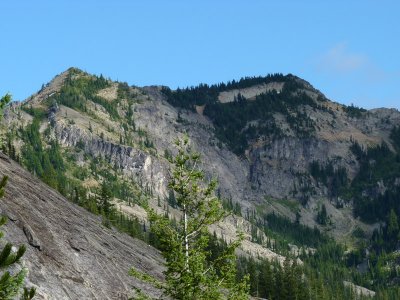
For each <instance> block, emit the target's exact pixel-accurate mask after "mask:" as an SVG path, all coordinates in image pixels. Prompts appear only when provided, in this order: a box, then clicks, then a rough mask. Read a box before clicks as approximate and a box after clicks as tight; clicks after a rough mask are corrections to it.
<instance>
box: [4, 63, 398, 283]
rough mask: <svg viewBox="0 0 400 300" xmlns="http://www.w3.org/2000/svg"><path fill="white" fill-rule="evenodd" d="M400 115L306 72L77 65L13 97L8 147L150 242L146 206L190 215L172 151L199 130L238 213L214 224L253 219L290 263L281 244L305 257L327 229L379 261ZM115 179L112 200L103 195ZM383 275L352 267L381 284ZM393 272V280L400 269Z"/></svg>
mask: <svg viewBox="0 0 400 300" xmlns="http://www.w3.org/2000/svg"><path fill="white" fill-rule="evenodd" d="M399 125H400V113H399V112H398V111H397V110H394V109H375V110H370V111H366V110H364V109H361V108H357V107H354V106H344V105H340V104H338V103H335V102H332V101H330V100H328V99H327V98H326V97H325V96H324V95H323V94H322V93H321V92H319V91H318V90H316V89H314V88H313V87H312V86H311V85H310V84H309V83H307V82H306V81H304V80H302V79H300V78H298V77H296V76H293V75H282V74H274V75H268V76H266V77H248V78H243V79H241V80H239V81H232V82H228V83H221V84H217V85H211V86H208V85H199V86H197V87H191V88H186V89H178V90H175V91H174V90H171V89H169V88H167V87H158V86H151V87H144V88H139V87H135V86H128V85H127V84H126V83H120V82H113V81H111V80H108V79H106V78H104V77H103V76H100V77H97V76H92V75H89V74H87V73H85V72H82V71H80V70H78V69H75V68H71V69H69V70H67V71H66V72H64V73H62V74H60V75H58V76H57V77H55V78H54V79H53V80H52V81H51V82H50V83H49V84H47V85H45V86H43V87H42V89H41V90H40V91H39V92H38V93H36V94H35V95H33V96H32V97H30V98H29V99H27V100H26V101H24V102H22V103H13V104H12V105H11V106H10V107H9V109H8V110H7V111H6V112H5V118H4V121H3V125H2V126H3V132H4V138H5V140H6V143H5V146H4V149H3V151H5V152H6V153H8V154H9V155H10V156H11V157H13V158H14V159H15V160H19V161H20V162H21V163H22V164H23V165H24V166H25V167H26V168H27V169H28V170H29V171H31V172H32V173H34V174H35V175H36V176H37V177H40V178H42V180H43V181H45V182H46V183H47V184H49V185H50V186H52V187H54V188H56V189H57V190H58V191H60V193H62V194H63V195H65V196H66V197H67V198H69V199H71V200H72V201H74V202H76V203H78V204H80V205H82V206H84V207H85V208H87V209H88V210H89V211H91V212H93V213H95V214H101V215H102V216H103V219H107V220H108V221H107V222H111V223H112V225H115V226H117V227H118V228H120V229H121V230H125V231H126V232H128V233H130V234H131V235H133V236H138V237H140V238H142V239H145V240H146V241H148V242H150V243H155V241H152V240H151V235H149V234H148V232H147V231H146V226H147V225H148V224H147V223H146V222H145V220H146V213H145V210H144V209H143V207H147V206H150V207H153V208H155V209H156V210H158V211H159V212H164V213H167V214H169V215H170V216H171V218H179V217H180V216H179V215H178V214H177V211H176V209H175V207H176V203H175V202H174V197H173V195H171V193H170V192H169V191H168V188H167V183H168V179H169V163H168V157H170V156H171V155H174V154H175V151H176V149H175V147H174V143H173V142H174V140H176V139H177V138H179V137H182V136H183V135H184V134H187V135H189V138H190V140H191V143H192V145H193V148H194V149H196V150H197V151H198V152H200V154H201V155H202V157H203V159H202V163H203V165H202V167H203V168H204V169H205V171H206V173H207V174H208V176H209V177H211V176H217V179H218V181H219V188H218V193H219V196H220V197H221V198H222V199H223V200H222V201H223V204H224V206H225V208H226V209H228V210H231V211H233V212H234V213H235V214H236V215H235V216H233V217H231V218H229V219H228V220H226V221H225V222H224V223H223V224H219V225H218V226H215V228H213V229H212V230H213V231H215V232H216V233H217V235H218V236H219V237H223V238H224V239H225V240H228V241H229V240H231V239H233V238H234V237H235V231H236V229H240V230H242V231H244V232H245V233H246V234H247V240H246V242H245V243H244V247H243V248H244V249H243V250H244V251H245V252H248V253H252V254H256V253H258V254H260V255H261V256H264V257H268V258H276V259H278V260H280V261H281V262H282V261H283V259H284V258H283V257H282V256H280V255H277V254H275V253H274V252H278V253H279V254H281V255H285V256H286V255H295V256H298V257H301V255H300V253H301V248H303V249H305V250H307V251H310V253H311V252H313V251H314V250H313V249H310V247H311V248H317V249H319V247H328V246H327V244H329V241H328V238H327V237H326V235H325V234H324V233H327V234H328V235H329V236H332V237H334V238H336V240H338V241H341V242H345V243H346V244H347V245H351V249H350V250H353V252H351V255H350V257H351V258H352V259H353V260H352V262H349V263H348V265H346V266H343V268H350V267H355V266H360V265H362V264H363V263H364V262H365V261H366V260H367V257H366V254H365V253H364V252H363V251H361V248H362V246H361V245H365V243H367V244H368V245H369V247H370V250H373V251H375V253H376V254H377V255H378V257H379V255H380V253H381V252H382V251H393V250H395V248H396V247H397V245H396V243H395V242H394V237H395V236H396V234H397V233H398V231H399V229H398V226H397V228H396V226H395V225H393V224H392V225H393V226H391V227H390V226H385V224H389V223H390V222H389V221H390V216H392V218H391V219H392V221H393V219H394V218H397V215H400V204H399V203H398V202H397V201H395V200H393V199H397V198H398V195H399V190H400V189H399V186H400V183H399V182H400V159H399V155H398V154H397V151H398V149H399V148H400V144H399V140H400V138H399V136H400V130H399V129H398V127H396V126H399ZM104 187H108V189H109V193H110V199H111V203H109V204H111V207H113V209H112V213H110V208H109V206H108V205H109V204H107V205H105V204H104V203H106V202H105V201H102V200H101V199H102V196H101V195H102V193H103V192H104V193H103V194H107V193H106V192H105V188H104ZM396 197H397V198H396ZM103 198H104V197H103ZM101 203H103V204H104V205H103V204H101ZM371 211H372V213H371ZM392 211H393V213H391V212H392ZM121 212H122V213H121ZM272 213H274V214H272ZM393 214H394V215H393ZM133 216H134V217H133ZM396 220H397V219H396ZM392 223H393V222H392ZM380 224H382V226H381V228H380ZM106 225H107V224H106ZM389 227H390V230H389ZM314 228H315V229H314ZM393 228H394V229H393ZM375 229H376V230H375ZM374 230H375V231H374ZM321 232H323V233H321ZM382 241H388V242H389V244H390V246H389V247H382ZM329 245H330V244H329ZM335 247H336V246H335ZM335 247H334V249H337V248H335ZM359 248H360V249H359ZM271 249H272V250H273V251H274V252H272V251H271ZM323 249H325V250H321V251H326V248H323ZM329 249H331V248H329ZM342 250H343V251H342ZM342 250H340V251H342V252H340V253H342V254H343V255H345V254H344V253H345V252H344V251H345V249H342ZM317 251H318V250H317ZM323 253H325V252H323ZM328 253H329V255H331V254H332V253H337V251H336V250H332V252H331V250H329V251H328ZM353 254H354V256H352V255H353ZM301 259H302V260H304V261H307V258H305V257H301ZM320 259H321V260H324V259H325V257H324V256H320ZM336 259H337V257H335V259H332V264H334V263H336ZM341 259H342V260H340V261H341V263H342V262H343V261H347V257H342V258H341ZM383 261H384V262H387V260H379V259H377V260H376V261H374V263H373V267H374V266H380V264H382V263H383ZM391 261H393V260H391ZM393 267H395V266H393ZM371 268H372V267H371ZM325 269H329V268H328V267H326V268H325ZM370 271H371V270H370ZM343 272H344V271H343ZM346 272H347V271H346ZM371 272H372V271H371ZM385 272H386V271H385ZM388 272H389V273H390V272H391V271H388ZM346 274H347V273H346ZM373 274H374V275H371V276H372V277H373V276H376V273H373ZM385 274H386V273H385ZM327 276H328V275H327ZM369 276H370V275H369V274H367V275H365V277H363V279H360V278H358V277H357V276H356V275H354V276H353V275H349V276H347V275H346V276H344V277H346V279H347V280H349V281H354V278H358V282H356V283H358V284H362V285H366V283H368V284H370V282H373V284H370V286H369V287H370V288H373V289H377V288H378V287H381V286H380V285H376V284H377V282H378V280H377V278H374V277H373V278H370V277H369ZM379 276H380V275H379ZM382 276H383V275H382ZM385 276H386V275H385ZM385 276H383V277H379V280H381V281H380V282H385V280H386V282H387V283H389V284H390V283H391V282H394V280H395V278H396V276H395V275H394V276H392V275H390V274H389V275H387V276H386V277H385ZM379 284H380V283H379ZM385 284H386V283H385Z"/></svg>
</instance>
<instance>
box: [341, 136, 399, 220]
mask: <svg viewBox="0 0 400 300" xmlns="http://www.w3.org/2000/svg"><path fill="white" fill-rule="evenodd" d="M392 136H394V135H392ZM351 150H352V152H353V153H354V155H355V156H356V158H357V160H358V162H359V165H360V169H359V172H358V174H357V176H356V177H355V178H354V180H353V182H352V183H351V186H350V187H349V189H347V191H345V193H343V195H344V196H345V197H347V198H348V199H352V200H353V202H354V215H355V216H359V217H360V218H361V219H362V220H364V221H366V222H375V221H379V220H385V219H386V217H387V215H388V214H389V212H390V210H391V209H394V211H395V212H396V213H397V214H400V202H399V201H398V199H399V197H400V187H399V186H397V185H396V184H395V182H396V178H398V177H399V174H400V161H399V160H398V159H397V158H398V154H396V153H393V152H392V151H391V150H390V149H389V147H388V146H387V145H386V144H381V145H378V146H376V147H373V148H368V149H366V150H365V149H363V148H362V147H361V146H360V145H359V144H358V143H353V145H352V147H351ZM379 181H381V182H383V183H384V185H385V187H386V191H385V192H384V193H383V194H382V193H379V192H377V188H378V182H379Z"/></svg>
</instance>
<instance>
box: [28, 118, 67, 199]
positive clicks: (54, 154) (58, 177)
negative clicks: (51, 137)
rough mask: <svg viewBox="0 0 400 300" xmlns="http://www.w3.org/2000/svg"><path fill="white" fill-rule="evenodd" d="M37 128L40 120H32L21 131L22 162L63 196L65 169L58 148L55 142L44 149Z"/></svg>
mask: <svg viewBox="0 0 400 300" xmlns="http://www.w3.org/2000/svg"><path fill="white" fill-rule="evenodd" d="M39 128H40V120H39V119H38V118H34V119H33V121H32V123H31V124H30V125H28V126H27V127H26V128H25V129H24V130H22V131H21V136H22V139H23V141H24V143H25V144H24V146H23V147H22V150H21V156H22V162H23V164H24V165H25V167H26V168H27V169H28V170H29V171H30V172H32V173H33V174H35V175H36V176H38V177H39V178H42V179H43V181H44V182H46V183H47V184H48V185H50V186H51V187H53V188H55V189H57V190H58V191H60V193H62V194H64V195H65V192H66V191H65V188H66V187H65V176H64V171H65V168H64V162H63V158H62V155H61V152H60V146H59V144H58V143H57V141H51V142H50V147H49V148H44V147H43V143H42V138H41V135H40V133H39Z"/></svg>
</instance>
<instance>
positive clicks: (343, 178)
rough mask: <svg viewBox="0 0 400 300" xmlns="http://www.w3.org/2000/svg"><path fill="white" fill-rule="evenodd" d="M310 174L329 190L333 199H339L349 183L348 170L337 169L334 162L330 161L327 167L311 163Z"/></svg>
mask: <svg viewBox="0 0 400 300" xmlns="http://www.w3.org/2000/svg"><path fill="white" fill-rule="evenodd" d="M310 174H311V176H313V177H314V179H316V180H317V181H318V182H320V183H322V184H324V185H325V186H326V187H327V188H328V193H329V196H330V197H331V199H332V198H336V197H338V196H339V195H340V194H341V193H342V191H343V190H344V189H345V188H346V187H347V186H348V183H349V179H348V175H347V170H346V168H344V167H340V166H339V167H336V168H335V167H334V164H333V162H332V161H328V162H327V163H326V164H325V165H322V164H320V163H319V162H318V161H313V162H311V164H310Z"/></svg>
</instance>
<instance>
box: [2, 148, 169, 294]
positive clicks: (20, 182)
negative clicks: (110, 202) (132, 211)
mask: <svg viewBox="0 0 400 300" xmlns="http://www.w3.org/2000/svg"><path fill="white" fill-rule="evenodd" d="M3 175H7V176H9V182H8V184H7V186H6V196H5V197H4V198H3V199H1V201H0V209H1V214H2V215H6V216H7V217H8V219H9V220H8V223H7V224H6V225H5V226H4V227H3V228H2V230H3V231H4V232H5V237H4V239H5V240H7V241H9V242H11V243H13V244H14V245H21V244H26V245H27V252H26V254H25V255H24V257H23V260H22V264H23V265H25V266H26V267H27V268H28V270H29V274H28V276H27V281H28V285H31V286H35V287H37V296H36V297H35V299H76V300H78V299H79V300H81V299H128V297H129V296H130V295H131V294H132V289H133V287H136V288H140V289H141V290H143V291H144V292H145V293H146V294H147V295H151V296H153V297H156V298H157V297H159V295H160V293H159V291H158V290H156V289H154V288H153V287H152V286H149V285H147V284H145V283H143V282H141V281H139V280H137V279H135V278H132V277H130V276H129V275H128V271H129V269H130V267H131V266H134V267H135V268H137V269H138V270H140V271H142V272H146V273H149V274H151V275H153V276H155V277H156V278H162V271H163V269H162V267H161V265H162V257H161V256H160V254H159V252H158V251H157V250H156V249H154V248H152V247H151V246H149V245H147V244H145V243H144V242H142V241H140V240H137V239H133V238H131V237H129V236H128V235H126V234H122V233H120V232H117V231H115V230H113V229H109V228H106V227H105V226H103V225H102V221H101V218H99V217H96V216H94V215H92V214H91V213H89V212H87V211H86V210H84V209H83V208H81V207H78V206H76V205H75V204H73V203H71V202H69V201H68V200H66V199H65V198H64V197H62V196H61V195H60V194H59V193H57V192H56V191H54V190H52V189H51V188H49V187H48V186H46V185H45V184H43V183H42V182H41V181H40V180H39V179H36V178H34V177H33V176H32V175H31V174H30V173H28V172H27V171H25V170H24V169H22V168H21V167H20V166H19V165H18V164H16V163H15V162H13V161H12V160H10V159H9V158H8V157H7V156H5V155H4V154H2V153H0V176H3Z"/></svg>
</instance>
